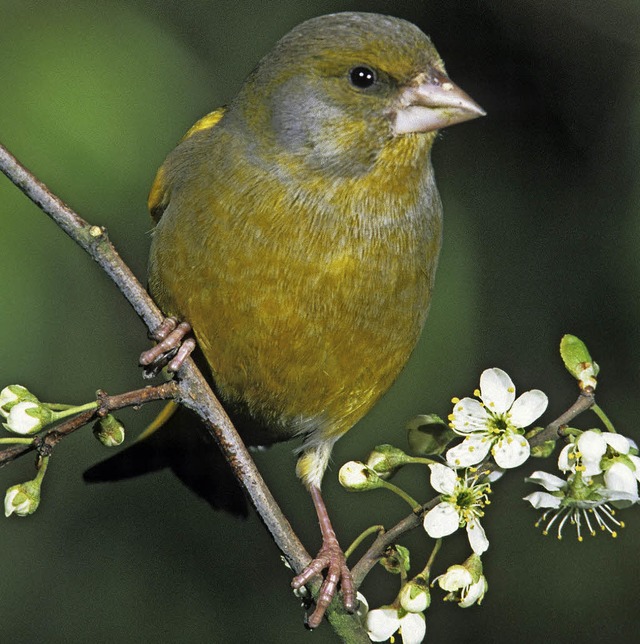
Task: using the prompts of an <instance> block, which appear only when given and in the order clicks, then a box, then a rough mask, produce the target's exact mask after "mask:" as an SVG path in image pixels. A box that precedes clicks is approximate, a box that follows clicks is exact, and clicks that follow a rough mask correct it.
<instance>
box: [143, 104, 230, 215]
mask: <svg viewBox="0 0 640 644" xmlns="http://www.w3.org/2000/svg"><path fill="white" fill-rule="evenodd" d="M225 112H226V108H225V107H219V108H218V109H217V110H213V112H209V114H207V115H206V116H203V117H202V118H201V119H199V120H198V121H196V122H195V123H194V124H193V125H192V126H191V127H190V128H189V129H188V130H187V133H186V134H185V135H184V136H183V137H182V138H181V139H180V143H182V141H185V140H186V139H188V138H189V137H191V136H193V135H194V134H195V133H196V132H201V131H203V130H209V129H211V128H212V127H214V126H215V124H216V123H217V122H218V121H219V120H220V119H221V118H222V116H223V114H224V113H225ZM170 194H171V191H170V190H169V186H168V185H167V181H166V170H165V167H164V164H163V165H162V166H160V169H159V170H158V172H157V173H156V178H155V179H154V180H153V185H152V186H151V190H150V191H149V198H148V199H147V207H148V208H149V212H150V213H151V217H152V219H153V221H154V222H155V223H158V221H160V217H162V213H163V212H164V211H165V209H166V207H167V206H168V205H169V197H170Z"/></svg>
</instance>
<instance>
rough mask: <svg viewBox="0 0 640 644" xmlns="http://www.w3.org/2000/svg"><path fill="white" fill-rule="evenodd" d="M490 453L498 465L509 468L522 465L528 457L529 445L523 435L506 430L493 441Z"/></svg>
mask: <svg viewBox="0 0 640 644" xmlns="http://www.w3.org/2000/svg"><path fill="white" fill-rule="evenodd" d="M491 453H492V454H493V458H494V459H495V461H496V463H497V464H498V465H499V466H500V467H504V468H505V469H509V468H510V467H518V466H519V465H522V464H523V463H524V462H525V461H526V460H527V459H528V458H529V454H530V453H531V447H530V446H529V441H527V439H526V438H525V437H524V436H520V435H519V434H514V433H513V432H510V431H506V432H504V434H503V435H502V437H501V438H500V440H498V441H497V442H496V443H495V445H494V446H493V448H492V449H491Z"/></svg>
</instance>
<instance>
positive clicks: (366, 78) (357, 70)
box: [349, 65, 377, 89]
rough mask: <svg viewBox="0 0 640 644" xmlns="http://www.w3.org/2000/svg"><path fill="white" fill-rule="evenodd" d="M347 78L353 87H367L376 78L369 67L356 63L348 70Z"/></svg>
mask: <svg viewBox="0 0 640 644" xmlns="http://www.w3.org/2000/svg"><path fill="white" fill-rule="evenodd" d="M349 80H350V81H351V84H352V85H353V86H354V87H357V88H358V89H367V87H371V86H372V85H373V84H374V83H375V82H376V80H377V76H376V73H375V71H374V70H373V69H371V67H365V66H364V65H358V67H354V68H353V69H352V70H351V71H350V72H349Z"/></svg>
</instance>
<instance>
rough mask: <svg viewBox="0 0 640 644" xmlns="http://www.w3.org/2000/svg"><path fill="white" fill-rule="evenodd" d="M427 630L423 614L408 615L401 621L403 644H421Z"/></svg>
mask: <svg viewBox="0 0 640 644" xmlns="http://www.w3.org/2000/svg"><path fill="white" fill-rule="evenodd" d="M426 630H427V626H426V623H425V621H424V615H423V614H422V613H407V614H406V615H405V616H404V617H402V618H401V619H400V634H401V635H402V644H420V642H422V640H423V639H424V634H425V633H426Z"/></svg>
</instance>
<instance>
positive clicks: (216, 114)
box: [180, 107, 227, 143]
mask: <svg viewBox="0 0 640 644" xmlns="http://www.w3.org/2000/svg"><path fill="white" fill-rule="evenodd" d="M226 111H227V108H226V107H219V108H218V109H217V110H213V112H209V114H207V115H206V116H203V117H202V118H201V119H200V120H198V121H196V122H195V123H194V124H193V125H192V126H191V127H190V128H189V129H188V130H187V133H186V134H185V135H184V136H183V137H182V138H181V139H180V142H181V143H182V141H184V140H185V139H188V138H189V137H190V136H193V135H194V134H195V133H196V132H200V131H202V130H209V129H211V128H212V127H213V126H214V125H215V124H216V123H217V122H218V121H219V120H220V119H221V118H222V116H223V115H224V113H225V112H226Z"/></svg>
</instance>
